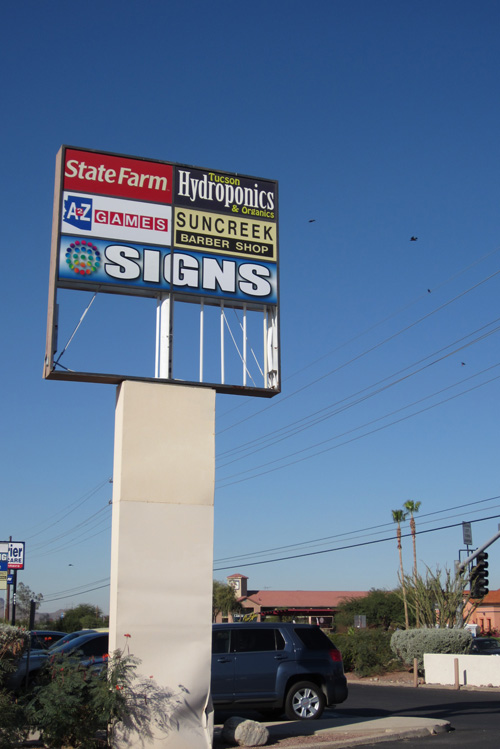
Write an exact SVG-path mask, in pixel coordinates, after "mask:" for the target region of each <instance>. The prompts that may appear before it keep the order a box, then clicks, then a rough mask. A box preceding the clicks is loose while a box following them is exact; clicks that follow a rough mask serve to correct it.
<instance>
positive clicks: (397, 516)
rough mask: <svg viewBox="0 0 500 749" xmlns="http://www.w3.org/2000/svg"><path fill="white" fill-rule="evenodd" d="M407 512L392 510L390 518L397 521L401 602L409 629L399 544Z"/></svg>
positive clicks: (400, 546)
mask: <svg viewBox="0 0 500 749" xmlns="http://www.w3.org/2000/svg"><path fill="white" fill-rule="evenodd" d="M406 516H407V513H406V512H404V510H392V519H393V520H394V522H395V523H397V526H398V530H397V534H396V537H397V539H398V551H399V567H400V569H401V587H402V589H403V603H404V607H405V626H406V629H409V627H410V625H409V621H408V603H407V601H406V587H405V575H404V570H403V554H402V548H403V546H402V544H401V523H404V521H405V520H406Z"/></svg>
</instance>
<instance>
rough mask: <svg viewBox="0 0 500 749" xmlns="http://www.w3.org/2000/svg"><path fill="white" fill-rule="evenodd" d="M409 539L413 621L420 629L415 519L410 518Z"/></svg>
mask: <svg viewBox="0 0 500 749" xmlns="http://www.w3.org/2000/svg"><path fill="white" fill-rule="evenodd" d="M410 530H411V538H412V542H413V585H414V587H415V619H416V627H417V629H418V628H419V627H420V610H419V605H418V596H417V534H416V530H415V518H414V517H413V515H412V516H411V518H410Z"/></svg>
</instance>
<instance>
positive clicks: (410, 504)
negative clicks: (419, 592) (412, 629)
mask: <svg viewBox="0 0 500 749" xmlns="http://www.w3.org/2000/svg"><path fill="white" fill-rule="evenodd" d="M421 504H422V503H421V502H414V501H413V500H412V499H408V500H407V501H406V502H405V503H404V505H403V507H404V508H405V510H407V511H408V512H409V513H410V530H411V539H412V542H413V579H414V581H415V584H416V582H417V537H416V535H417V534H416V529H415V518H414V517H413V516H414V514H415V513H416V512H418V511H419V509H420V505H421ZM417 605H418V603H417ZM416 620H417V627H418V626H419V623H418V622H419V617H418V610H417V612H416Z"/></svg>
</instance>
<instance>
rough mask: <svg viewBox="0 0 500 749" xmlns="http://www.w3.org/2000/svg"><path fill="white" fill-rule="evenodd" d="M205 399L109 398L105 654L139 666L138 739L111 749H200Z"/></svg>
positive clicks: (123, 394) (208, 493) (206, 732)
mask: <svg viewBox="0 0 500 749" xmlns="http://www.w3.org/2000/svg"><path fill="white" fill-rule="evenodd" d="M214 431H215V392H214V391H213V390H210V389H206V388H196V387H184V386H180V385H165V384H159V383H144V382H135V381H134V382H132V381H126V382H124V383H122V384H121V385H120V387H119V388H118V396H117V406H116V421H115V452H114V477H113V527H112V544H111V591H110V653H112V652H114V650H116V649H120V650H121V651H124V652H125V653H126V652H130V653H131V654H133V655H134V656H136V657H137V658H139V659H140V663H139V665H138V668H137V679H136V681H135V683H134V686H133V692H134V694H135V695H136V699H135V705H136V707H135V717H136V718H138V719H139V720H140V721H142V722H141V725H140V728H139V729H137V728H134V727H132V728H130V729H127V727H126V726H125V728H124V729H122V728H120V727H119V729H118V731H117V732H116V734H115V736H114V740H113V745H114V746H115V747H117V748H120V749H124V748H125V747H148V748H149V747H155V748H156V747H162V748H163V747H168V748H169V749H207V747H211V746H212V724H213V713H212V711H211V706H210V704H209V690H210V661H211V634H212V627H211V622H212V582H213V581H212V568H213V501H214V477H215V449H214V446H215V437H214Z"/></svg>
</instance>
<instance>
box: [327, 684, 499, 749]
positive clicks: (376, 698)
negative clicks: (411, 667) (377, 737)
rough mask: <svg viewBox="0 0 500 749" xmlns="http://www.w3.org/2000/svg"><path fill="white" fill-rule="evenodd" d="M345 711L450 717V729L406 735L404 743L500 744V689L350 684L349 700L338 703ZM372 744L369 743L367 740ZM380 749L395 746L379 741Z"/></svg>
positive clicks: (484, 746) (438, 748)
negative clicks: (433, 732)
mask: <svg viewBox="0 0 500 749" xmlns="http://www.w3.org/2000/svg"><path fill="white" fill-rule="evenodd" d="M336 712H339V713H342V715H365V716H370V717H373V718H376V717H387V716H390V715H412V716H416V717H422V718H440V719H442V720H448V721H449V722H450V723H451V725H452V728H453V730H452V731H451V732H450V733H445V734H439V735H437V736H429V738H416V739H405V741H404V744H405V747H408V748H409V749H410V748H411V747H419V748H420V749H424V748H425V747H426V746H427V745H428V744H429V745H431V744H432V747H433V749H434V748H435V749H441V747H469V748H470V747H474V746H479V745H480V746H481V749H493V748H494V749H498V746H499V744H500V738H499V733H500V690H496V691H494V690H488V691H479V690H478V691H475V690H474V691H473V690H469V689H468V690H463V689H462V690H459V691H456V690H454V689H436V688H434V687H433V688H428V687H419V688H417V689H415V688H413V687H403V688H401V687H389V686H379V685H377V686H368V685H365V684H363V685H361V684H350V685H349V697H348V700H347V702H345V703H344V704H343V705H339V707H338V708H337V711H336ZM365 746H370V744H365ZM376 746H377V749H383V747H388V748H389V747H392V749H394V742H383V743H377V744H376Z"/></svg>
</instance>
